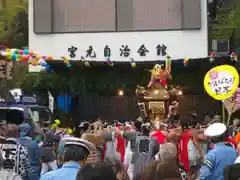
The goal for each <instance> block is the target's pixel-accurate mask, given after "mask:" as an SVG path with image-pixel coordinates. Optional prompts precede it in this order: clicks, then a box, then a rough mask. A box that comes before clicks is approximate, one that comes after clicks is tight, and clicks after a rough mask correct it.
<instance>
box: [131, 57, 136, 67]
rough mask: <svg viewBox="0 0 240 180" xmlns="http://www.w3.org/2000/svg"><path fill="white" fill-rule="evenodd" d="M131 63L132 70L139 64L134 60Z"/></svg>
mask: <svg viewBox="0 0 240 180" xmlns="http://www.w3.org/2000/svg"><path fill="white" fill-rule="evenodd" d="M130 63H131V66H132V68H135V67H136V66H137V64H136V62H135V61H134V59H133V58H130Z"/></svg>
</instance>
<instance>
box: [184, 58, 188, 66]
mask: <svg viewBox="0 0 240 180" xmlns="http://www.w3.org/2000/svg"><path fill="white" fill-rule="evenodd" d="M188 61H189V58H185V59H184V60H183V65H184V67H187V66H188Z"/></svg>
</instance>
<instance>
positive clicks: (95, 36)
mask: <svg viewBox="0 0 240 180" xmlns="http://www.w3.org/2000/svg"><path fill="white" fill-rule="evenodd" d="M207 24H208V21H207V1H206V0H148V1H146V0H68V1H66V0H29V48H30V49H31V50H33V51H37V52H38V53H40V54H41V55H44V56H53V58H54V60H60V58H61V56H64V57H67V58H69V59H72V60H80V59H82V58H86V59H88V60H90V61H105V60H106V58H110V59H112V60H113V61H121V62H125V61H126V62H128V61H130V60H131V59H134V60H135V61H158V60H164V59H165V56H166V55H167V54H168V55H170V56H171V57H172V59H174V60H178V59H184V58H186V57H188V58H192V59H197V58H206V57H207V56H208V27H207Z"/></svg>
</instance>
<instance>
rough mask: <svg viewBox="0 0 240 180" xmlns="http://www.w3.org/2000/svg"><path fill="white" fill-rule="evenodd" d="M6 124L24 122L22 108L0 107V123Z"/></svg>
mask: <svg viewBox="0 0 240 180" xmlns="http://www.w3.org/2000/svg"><path fill="white" fill-rule="evenodd" d="M2 120H4V121H6V122H7V123H13V124H17V125H18V124H21V123H22V122H23V121H24V113H23V109H22V108H13V107H7V108H5V107H0V121H2Z"/></svg>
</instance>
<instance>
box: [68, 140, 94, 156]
mask: <svg viewBox="0 0 240 180" xmlns="http://www.w3.org/2000/svg"><path fill="white" fill-rule="evenodd" d="M64 141H65V143H64V146H66V145H77V146H80V147H83V148H85V149H86V150H87V151H88V152H89V153H90V152H91V151H95V150H96V147H95V146H94V145H93V144H92V143H90V142H89V141H86V140H84V139H79V138H75V137H68V138H65V139H64Z"/></svg>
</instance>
